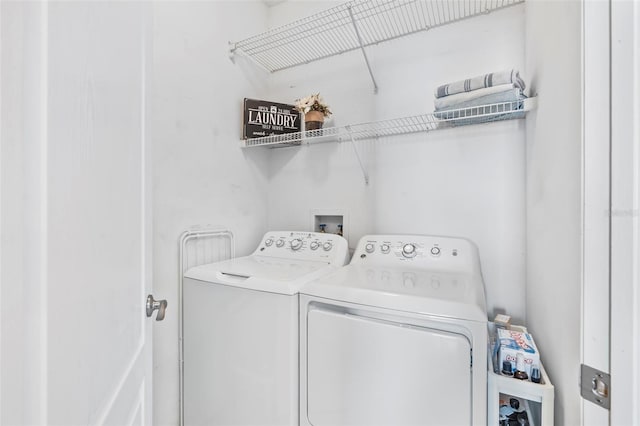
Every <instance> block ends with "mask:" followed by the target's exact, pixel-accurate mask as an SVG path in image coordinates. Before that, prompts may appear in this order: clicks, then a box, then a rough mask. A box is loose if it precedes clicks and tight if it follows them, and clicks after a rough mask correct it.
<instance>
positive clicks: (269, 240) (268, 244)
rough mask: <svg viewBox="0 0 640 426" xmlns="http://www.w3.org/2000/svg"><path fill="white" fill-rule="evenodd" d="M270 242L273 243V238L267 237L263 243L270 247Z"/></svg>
mask: <svg viewBox="0 0 640 426" xmlns="http://www.w3.org/2000/svg"><path fill="white" fill-rule="evenodd" d="M271 244H273V240H272V239H271V238H269V239H268V240H265V242H264V245H265V246H267V247H271Z"/></svg>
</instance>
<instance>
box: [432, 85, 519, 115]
mask: <svg viewBox="0 0 640 426" xmlns="http://www.w3.org/2000/svg"><path fill="white" fill-rule="evenodd" d="M511 90H516V92H515V93H516V94H522V89H520V88H518V87H517V86H516V85H515V84H501V85H499V86H493V87H487V88H485V89H478V90H473V91H471V92H465V93H456V94H455V95H450V96H445V97H444V98H436V99H434V101H433V104H434V106H435V109H436V111H438V110H442V109H450V108H452V107H453V106H455V105H459V104H462V103H464V102H471V101H473V100H474V99H479V98H483V97H484V96H489V95H493V94H496V93H502V92H508V93H509V94H511V92H510V91H511ZM475 105H480V104H477V103H476V104H475ZM458 108H463V107H458Z"/></svg>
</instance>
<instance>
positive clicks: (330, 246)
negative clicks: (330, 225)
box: [322, 241, 333, 251]
mask: <svg viewBox="0 0 640 426" xmlns="http://www.w3.org/2000/svg"><path fill="white" fill-rule="evenodd" d="M322 248H323V249H324V251H329V250H331V249H332V248H333V244H331V241H327V242H326V243H324V244H323V245H322Z"/></svg>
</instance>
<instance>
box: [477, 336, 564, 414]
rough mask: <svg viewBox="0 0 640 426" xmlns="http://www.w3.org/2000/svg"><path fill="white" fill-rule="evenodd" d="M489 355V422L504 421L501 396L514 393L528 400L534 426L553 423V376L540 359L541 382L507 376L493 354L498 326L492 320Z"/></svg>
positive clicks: (526, 402)
mask: <svg viewBox="0 0 640 426" xmlns="http://www.w3.org/2000/svg"><path fill="white" fill-rule="evenodd" d="M511 329H514V330H517V331H522V332H525V333H526V332H527V329H526V328H525V327H520V326H511ZM489 340H490V341H489V348H488V350H489V356H488V357H487V360H488V372H487V379H488V387H487V404H488V406H487V419H488V422H487V423H488V425H490V426H496V425H499V424H500V414H499V410H500V395H501V394H502V395H503V396H512V397H516V398H518V399H520V400H521V401H523V402H524V409H525V411H526V412H527V417H528V418H529V425H530V426H553V398H554V387H553V384H551V380H549V376H548V375H547V372H546V371H545V369H544V366H543V365H542V362H540V373H541V376H542V377H541V378H542V380H541V381H540V383H533V382H531V381H528V380H518V379H514V378H513V377H508V376H503V375H502V374H500V370H498V365H497V360H496V357H495V354H494V353H493V352H494V351H493V348H494V342H495V325H494V323H489Z"/></svg>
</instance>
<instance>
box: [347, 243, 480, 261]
mask: <svg viewBox="0 0 640 426" xmlns="http://www.w3.org/2000/svg"><path fill="white" fill-rule="evenodd" d="M364 262H366V263H368V264H372V265H373V264H381V265H390V264H397V265H400V264H403V263H410V264H411V267H412V268H418V269H420V268H422V267H424V268H434V267H436V268H441V269H444V270H471V269H474V268H476V267H477V268H479V265H480V261H479V258H478V250H477V248H476V246H475V245H474V244H473V243H472V242H470V241H469V240H466V239H464V238H455V237H441V236H431V235H365V236H364V237H362V238H361V239H360V242H359V243H358V246H357V248H356V250H355V252H354V254H353V258H352V260H351V263H364ZM405 266H409V265H408V264H406V265H405Z"/></svg>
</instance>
